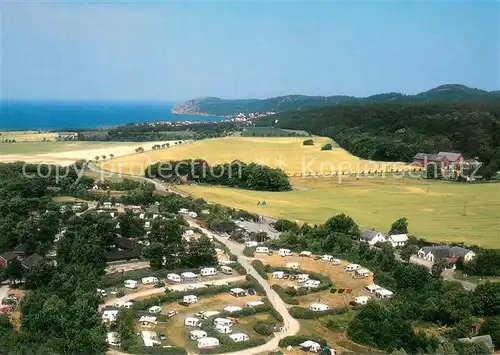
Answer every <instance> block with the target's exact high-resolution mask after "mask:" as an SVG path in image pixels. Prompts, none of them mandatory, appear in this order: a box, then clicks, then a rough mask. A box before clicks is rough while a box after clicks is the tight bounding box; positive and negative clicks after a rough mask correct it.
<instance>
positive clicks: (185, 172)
mask: <svg viewBox="0 0 500 355" xmlns="http://www.w3.org/2000/svg"><path fill="white" fill-rule="evenodd" d="M144 174H145V176H146V177H149V178H159V179H162V180H167V181H171V182H182V181H183V180H185V181H189V182H197V183H204V184H211V185H224V186H230V187H237V188H243V189H249V190H262V191H286V190H289V189H290V188H291V186H290V182H289V181H288V176H287V175H286V174H285V172H284V171H283V170H281V169H275V168H271V167H268V166H265V165H259V164H254V163H252V164H246V163H243V162H241V161H234V162H232V163H228V164H220V165H214V166H210V165H209V164H208V163H207V162H206V161H205V160H202V159H196V160H191V159H189V160H181V161H169V162H163V163H156V164H153V165H150V166H149V167H148V168H146V170H145V172H144Z"/></svg>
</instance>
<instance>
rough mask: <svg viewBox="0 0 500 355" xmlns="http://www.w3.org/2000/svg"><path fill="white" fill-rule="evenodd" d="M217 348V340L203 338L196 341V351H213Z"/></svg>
mask: <svg viewBox="0 0 500 355" xmlns="http://www.w3.org/2000/svg"><path fill="white" fill-rule="evenodd" d="M218 346H219V339H217V338H212V337H204V338H201V339H198V349H213V348H216V347H218Z"/></svg>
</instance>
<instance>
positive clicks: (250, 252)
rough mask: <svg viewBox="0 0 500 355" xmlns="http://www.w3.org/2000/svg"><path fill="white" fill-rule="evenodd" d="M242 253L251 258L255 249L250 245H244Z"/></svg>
mask: <svg viewBox="0 0 500 355" xmlns="http://www.w3.org/2000/svg"><path fill="white" fill-rule="evenodd" d="M243 255H245V256H247V257H249V258H253V257H254V256H255V249H254V248H250V247H245V249H243Z"/></svg>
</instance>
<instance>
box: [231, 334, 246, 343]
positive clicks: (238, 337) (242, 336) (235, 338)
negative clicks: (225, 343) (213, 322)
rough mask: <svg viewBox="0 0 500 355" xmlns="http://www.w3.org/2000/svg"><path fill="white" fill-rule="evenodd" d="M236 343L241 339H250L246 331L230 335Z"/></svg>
mask: <svg viewBox="0 0 500 355" xmlns="http://www.w3.org/2000/svg"><path fill="white" fill-rule="evenodd" d="M229 337H230V338H231V340H232V341H234V342H235V343H237V342H240V341H247V340H248V339H249V337H248V335H247V334H245V333H234V334H231V335H230V336H229Z"/></svg>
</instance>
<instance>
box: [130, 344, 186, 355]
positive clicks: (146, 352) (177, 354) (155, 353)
mask: <svg viewBox="0 0 500 355" xmlns="http://www.w3.org/2000/svg"><path fill="white" fill-rule="evenodd" d="M128 352H129V353H130V354H138V355H187V351H186V349H184V348H179V347H172V348H163V347H161V346H158V347H155V346H134V347H133V348H129V349H128Z"/></svg>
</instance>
